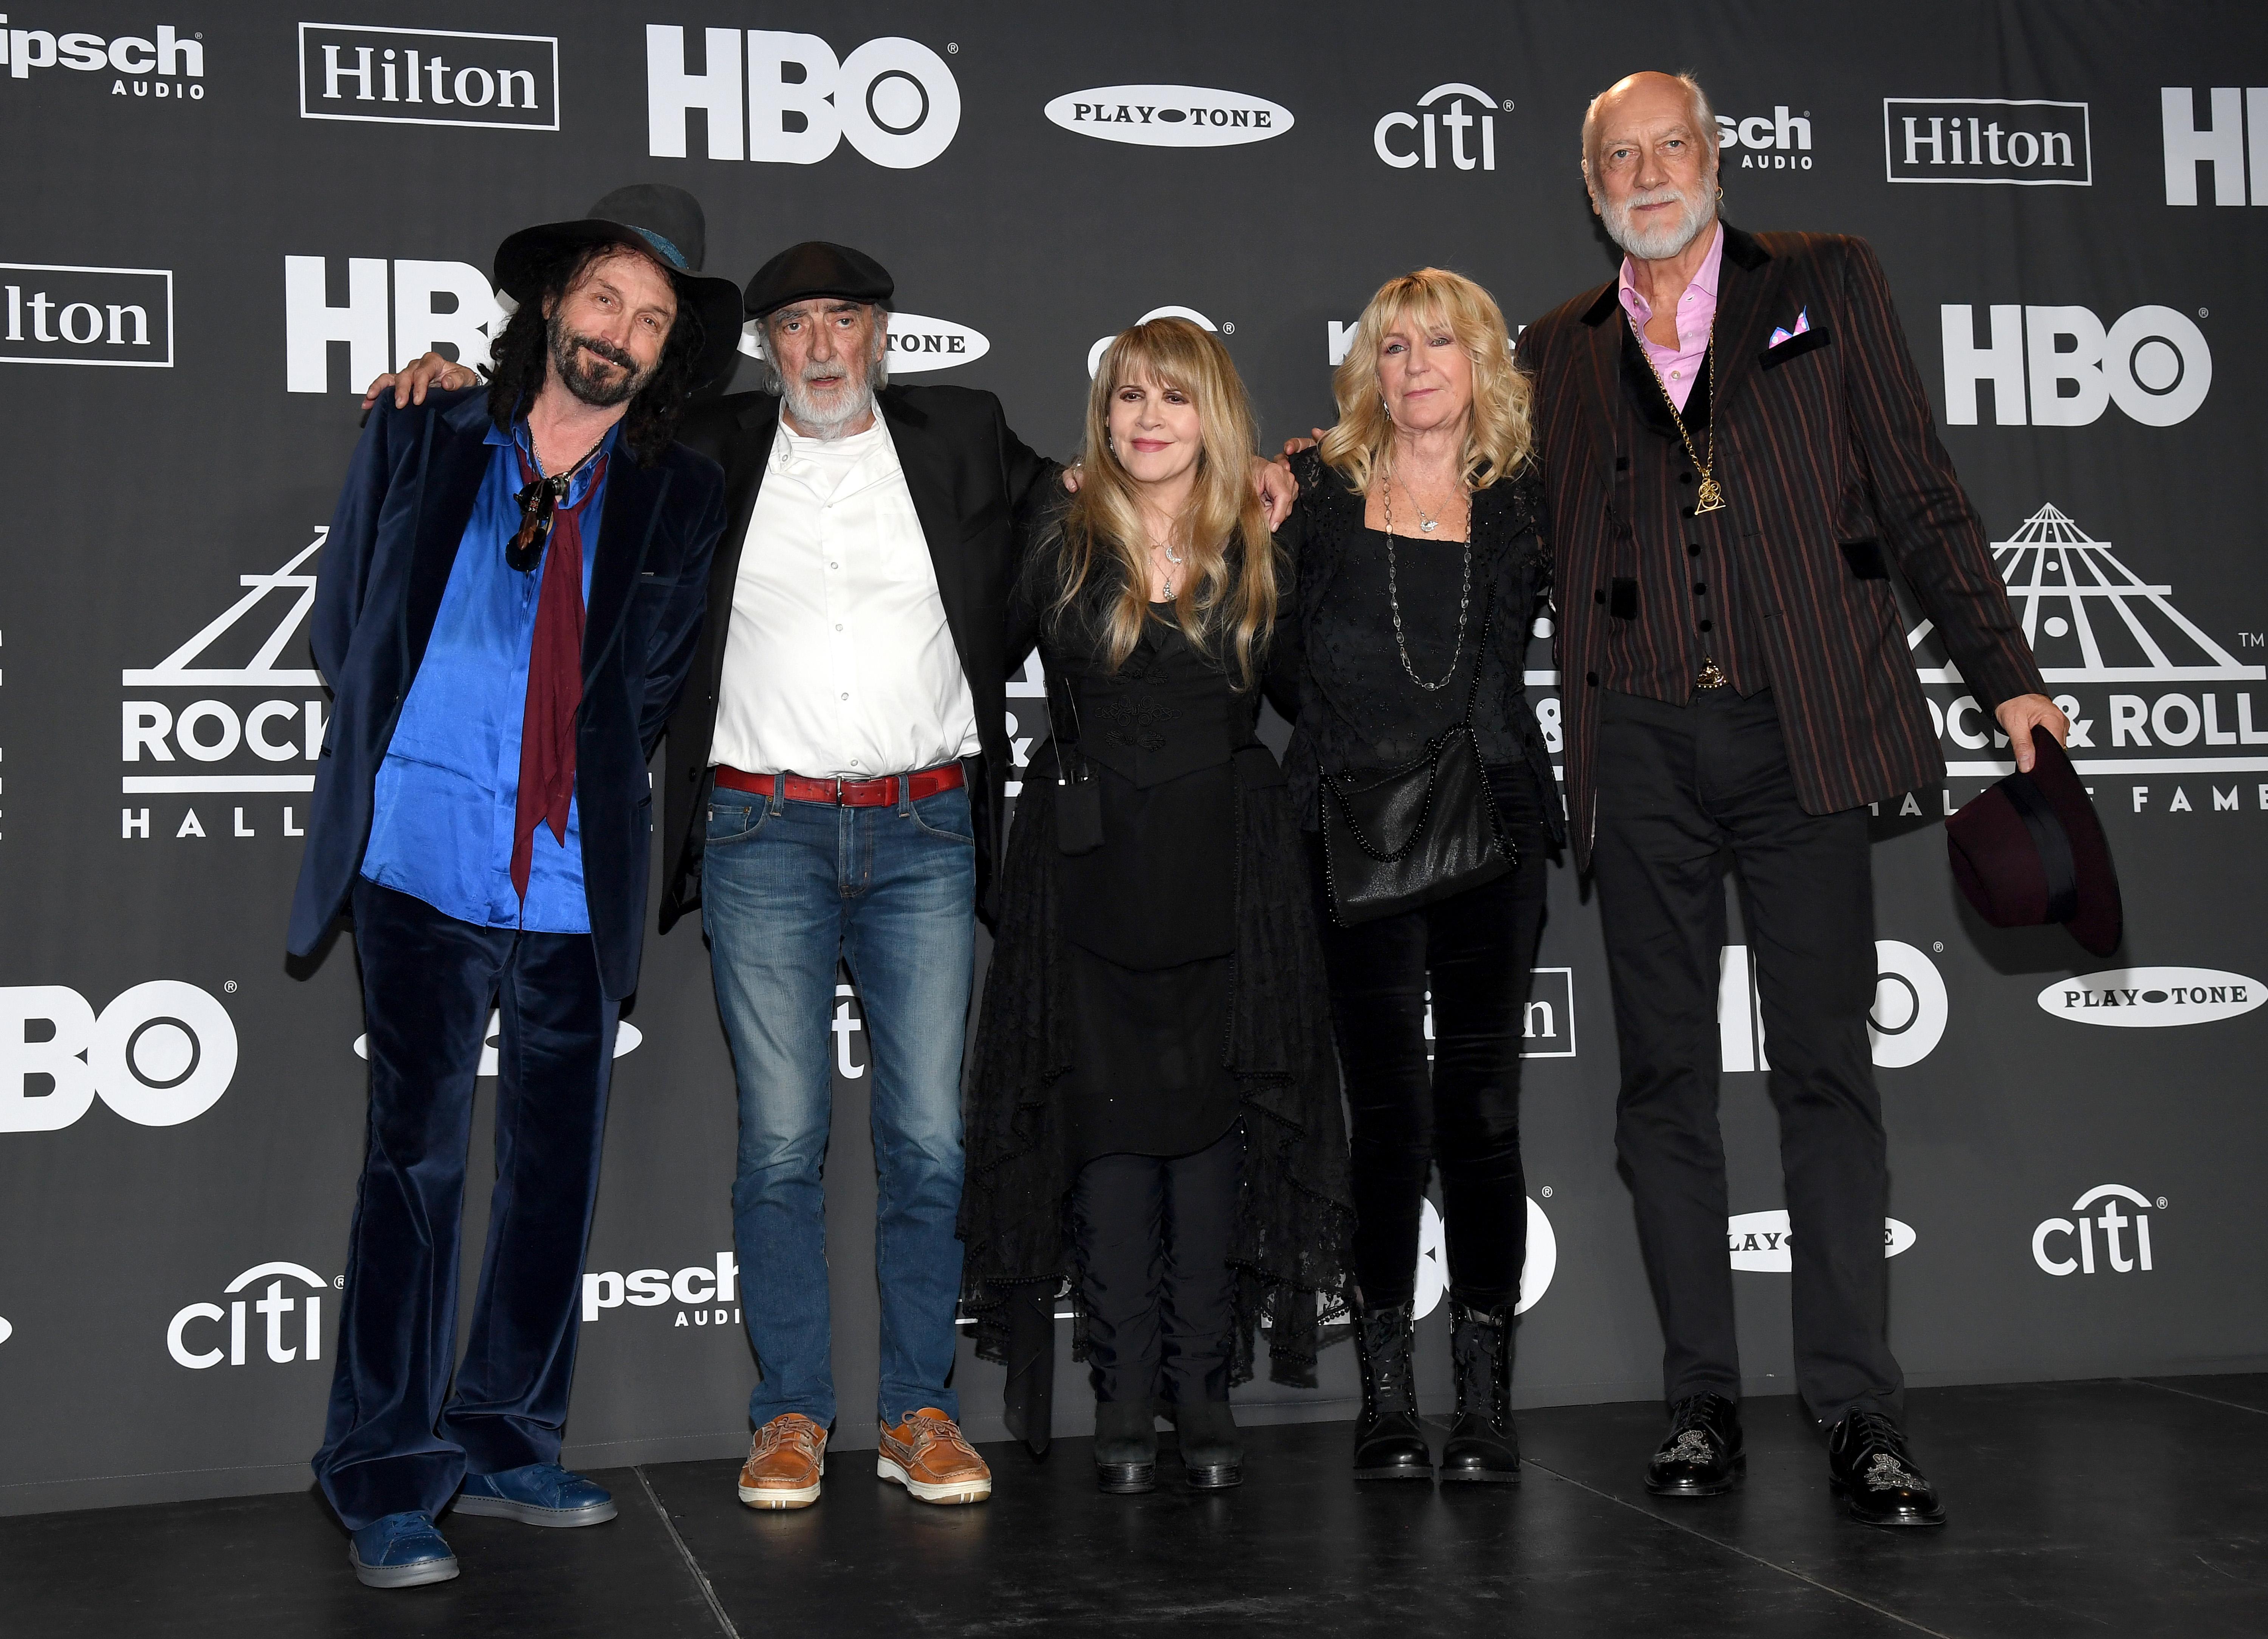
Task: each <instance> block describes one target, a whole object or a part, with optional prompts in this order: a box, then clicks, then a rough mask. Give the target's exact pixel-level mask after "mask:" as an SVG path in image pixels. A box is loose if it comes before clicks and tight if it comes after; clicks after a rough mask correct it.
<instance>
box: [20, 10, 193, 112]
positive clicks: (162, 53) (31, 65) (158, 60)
mask: <svg viewBox="0 0 2268 1639" xmlns="http://www.w3.org/2000/svg"><path fill="white" fill-rule="evenodd" d="M7 21H8V14H7V13H6V12H5V11H0V25H4V24H5V23H6V22H7ZM0 62H4V63H5V64H6V65H7V68H8V72H9V74H10V75H11V76H12V77H14V78H17V79H19V80H23V79H29V78H31V77H32V70H34V69H53V68H64V69H71V70H77V72H78V73H81V74H100V73H103V72H105V71H106V70H107V71H108V72H110V73H113V74H114V75H116V76H117V77H116V78H114V79H113V80H112V81H111V82H110V94H111V95H112V96H114V97H128V96H132V97H158V98H166V97H178V98H181V99H185V100H188V101H190V102H202V101H203V100H204V94H205V88H204V87H203V86H202V85H192V84H190V83H188V82H191V81H195V80H201V79H203V78H204V77H205V48H204V36H203V34H192V35H190V36H189V37H188V38H186V39H184V38H183V37H182V34H181V32H180V30H179V29H178V28H176V27H174V26H173V25H172V24H171V23H160V24H158V26H157V29H156V31H155V37H154V38H147V37H144V36H143V35H140V34H120V35H118V36H117V37H115V38H114V39H108V40H106V39H104V38H103V36H101V35H100V34H87V33H64V34H54V33H48V31H47V30H46V29H44V28H8V27H4V26H0Z"/></svg>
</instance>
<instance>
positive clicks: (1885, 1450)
mask: <svg viewBox="0 0 2268 1639" xmlns="http://www.w3.org/2000/svg"><path fill="white" fill-rule="evenodd" d="M1827 1481H1828V1484H1829V1486H1830V1488H1832V1489H1833V1490H1834V1493H1835V1495H1836V1496H1839V1497H1841V1498H1842V1499H1843V1505H1844V1507H1845V1508H1846V1509H1848V1510H1850V1514H1851V1518H1853V1519H1855V1520H1857V1521H1859V1524H1861V1525H1943V1524H1944V1523H1945V1508H1944V1505H1943V1504H1942V1503H1940V1502H1939V1501H1938V1500H1937V1488H1936V1487H1935V1486H1933V1485H1932V1484H1931V1483H1930V1482H1929V1481H1928V1478H1927V1477H1926V1475H1924V1474H1922V1473H1921V1471H1920V1470H1919V1469H1918V1468H1916V1467H1915V1466H1914V1463H1913V1458H1912V1457H1911V1455H1910V1454H1909V1453H1908V1452H1907V1451H1906V1437H1905V1436H1904V1434H1903V1433H1902V1432H1900V1431H1899V1429H1898V1425H1897V1424H1896V1423H1895V1422H1891V1421H1890V1420H1889V1418H1888V1417H1886V1416H1884V1415H1882V1414H1881V1413H1880V1412H1878V1411H1854V1412H1852V1414H1851V1415H1849V1416H1847V1417H1845V1418H1844V1419H1843V1421H1842V1422H1838V1423H1837V1424H1836V1425H1835V1426H1834V1427H1833V1428H1832V1429H1830V1430H1828V1432H1827Z"/></svg>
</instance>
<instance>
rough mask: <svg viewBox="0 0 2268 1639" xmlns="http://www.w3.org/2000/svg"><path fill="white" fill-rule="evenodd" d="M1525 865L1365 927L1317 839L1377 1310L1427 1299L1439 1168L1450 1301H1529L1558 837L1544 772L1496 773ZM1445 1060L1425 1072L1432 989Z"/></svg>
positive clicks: (1358, 1251)
mask: <svg viewBox="0 0 2268 1639" xmlns="http://www.w3.org/2000/svg"><path fill="white" fill-rule="evenodd" d="M1489 788H1490V790H1491V793H1492V794H1493V795H1494V796H1495V797H1496V803H1497V812H1498V813H1499V815H1500V816H1501V817H1502V819H1503V820H1504V824H1505V828H1506V833H1507V834H1509V835H1510V837H1511V838H1512V840H1513V842H1514V843H1515V844H1516V845H1517V847H1518V849H1519V854H1520V863H1519V864H1518V865H1517V866H1515V867H1514V868H1513V870H1512V871H1508V872H1506V874H1505V875H1503V876H1501V877H1499V878H1497V879H1496V880H1495V881H1493V882H1489V883H1484V884H1483V885H1482V886H1479V887H1476V888H1473V889H1471V890H1469V891H1468V892H1466V893H1459V894H1456V895H1454V896H1453V897H1451V898H1448V899H1446V900H1436V901H1435V902H1434V903H1432V904H1431V905H1425V906H1421V907H1420V908H1418V909H1416V910H1410V911H1404V912H1403V913H1402V914H1401V915H1396V916H1386V917H1381V918H1380V919H1379V920H1378V921H1376V922H1363V923H1361V924H1359V926H1356V927H1352V928H1342V927H1340V926H1339V925H1338V924H1337V922H1333V921H1332V920H1331V916H1330V906H1329V899H1328V895H1327V893H1326V890H1325V887H1324V885H1323V871H1322V837H1321V836H1320V835H1314V834H1310V836H1309V837H1308V839H1307V841H1308V847H1309V853H1310V858H1311V861H1312V863H1313V865H1314V885H1315V896H1316V907H1317V916H1318V920H1319V922H1321V925H1322V936H1323V965H1324V967H1325V970H1326V971H1327V972H1328V974H1329V978H1330V987H1331V1021H1332V1024H1333V1026H1334V1028H1335V1030H1336V1033H1337V1038H1338V1048H1339V1069H1340V1072H1341V1075H1342V1076H1343V1077H1344V1080H1345V1083H1346V1096H1347V1107H1348V1112H1349V1113H1350V1115H1351V1117H1352V1123H1353V1127H1352V1132H1351V1156H1352V1160H1353V1172H1354V1178H1353V1183H1354V1209H1355V1235H1354V1268H1355V1279H1356V1280H1357V1281H1358V1282H1359V1283H1360V1285H1361V1288H1362V1296H1363V1301H1364V1302H1365V1303H1366V1305H1369V1306H1371V1307H1373V1308H1390V1307H1392V1306H1394V1305H1398V1304H1406V1303H1408V1302H1409V1301H1410V1298H1411V1297H1412V1296H1413V1295H1414V1293H1415V1290H1416V1284H1417V1272H1418V1219H1419V1216H1420V1214H1421V1212H1422V1210H1423V1203H1424V1201H1425V1180H1426V1173H1427V1172H1428V1171H1429V1169H1430V1168H1432V1166H1433V1165H1436V1164H1438V1165H1440V1169H1441V1202H1442V1208H1443V1210H1442V1222H1443V1226H1444V1228H1445V1229H1446V1230H1447V1238H1448V1253H1449V1290H1450V1291H1451V1292H1452V1293H1453V1294H1454V1296H1455V1297H1457V1299H1458V1300H1459V1301H1460V1302H1462V1303H1464V1304H1466V1305H1469V1306H1471V1307H1473V1308H1476V1309H1483V1310H1486V1309H1494V1308H1496V1307H1498V1306H1499V1305H1509V1304H1513V1303H1516V1302H1518V1301H1519V1297H1520V1271H1521V1264H1522V1263H1524V1262H1525V1261H1526V1260H1527V1257H1528V1179H1527V1174H1526V1173H1525V1172H1522V1171H1521V1164H1520V1047H1521V1025H1522V1022H1523V1017H1524V1014H1525V1012H1526V1010H1527V1006H1528V989H1529V985H1530V983H1531V981H1532V978H1533V970H1534V967H1535V949H1536V944H1537V943H1538V941H1539V940H1540V939H1541V938H1542V937H1543V887H1544V876H1543V870H1544V859H1543V856H1544V850H1545V849H1547V848H1549V847H1550V841H1549V839H1548V838H1547V837H1546V836H1545V834H1544V831H1543V820H1542V815H1541V812H1540V811H1539V809H1538V806H1537V804H1538V802H1539V800H1540V794H1539V793H1538V792H1537V791H1536V790H1535V776H1534V775H1532V774H1531V773H1530V772H1529V771H1528V769H1527V768H1524V767H1513V768H1491V769H1490V770H1489ZM1429 976H1430V978H1431V981H1432V995H1433V1062H1432V1067H1431V1073H1430V1075H1429V1073H1428V1067H1427V1065H1426V1062H1425V993H1426V988H1427V981H1428V978H1429Z"/></svg>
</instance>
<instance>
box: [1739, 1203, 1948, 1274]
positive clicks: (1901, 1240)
mask: <svg viewBox="0 0 2268 1639" xmlns="http://www.w3.org/2000/svg"><path fill="white" fill-rule="evenodd" d="M1916 1238H1917V1237H1916V1236H1915V1234H1914V1232H1913V1227H1912V1225H1911V1224H1901V1223H1899V1222H1898V1221H1897V1219H1896V1218H1884V1219H1883V1220H1882V1256H1884V1257H1885V1258H1895V1257H1896V1256H1897V1255H1898V1254H1899V1253H1902V1252H1904V1251H1905V1250H1906V1248H1908V1247H1909V1246H1912V1245H1913V1244H1914V1241H1915V1239H1916ZM1794 1241H1795V1232H1794V1231H1793V1230H1791V1229H1789V1228H1788V1224H1787V1213H1786V1210H1785V1209H1783V1210H1779V1211H1774V1212H1741V1213H1735V1214H1734V1216H1731V1217H1729V1218H1727V1219H1726V1220H1725V1249H1726V1251H1727V1253H1729V1254H1730V1255H1731V1258H1732V1260H1733V1267H1734V1268H1736V1269H1744V1270H1746V1271H1748V1272H1749V1274H1751V1275H1786V1274H1787V1273H1789V1272H1790V1271H1791V1270H1793V1268H1795V1264H1794V1260H1793V1253H1790V1252H1789V1250H1788V1248H1789V1247H1790V1246H1793V1244H1794Z"/></svg>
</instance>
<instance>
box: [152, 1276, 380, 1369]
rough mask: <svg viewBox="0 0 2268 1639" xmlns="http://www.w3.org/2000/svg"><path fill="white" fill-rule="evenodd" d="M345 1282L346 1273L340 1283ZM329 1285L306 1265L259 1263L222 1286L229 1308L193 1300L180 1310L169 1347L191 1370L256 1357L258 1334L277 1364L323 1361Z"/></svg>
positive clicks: (176, 1361)
mask: <svg viewBox="0 0 2268 1639" xmlns="http://www.w3.org/2000/svg"><path fill="white" fill-rule="evenodd" d="M263 1281H264V1282H266V1283H267V1285H266V1287H265V1288H264V1289H263V1288H262V1287H261V1282H263ZM340 1284H342V1285H343V1284H344V1277H342V1278H341V1281H340ZM330 1285H331V1283H330V1282H328V1281H327V1280H325V1279H324V1278H323V1277H322V1276H321V1275H318V1274H316V1273H315V1272H314V1271H313V1269H311V1268H307V1267H306V1265H305V1264H299V1263H258V1264H254V1266H253V1267H252V1268H248V1269H247V1270H246V1271H245V1272H244V1273H243V1274H241V1275H238V1276H237V1277H236V1278H235V1279H234V1280H232V1281H231V1282H230V1283H228V1284H227V1286H225V1288H223V1289H222V1291H221V1296H222V1297H226V1298H228V1299H229V1304H228V1307H227V1308H225V1309H224V1308H222V1307H221V1306H220V1305H218V1304H191V1305H188V1307H187V1308H184V1309H180V1310H178V1311H176V1312H174V1315H173V1319H172V1320H170V1321H168V1322H167V1323H166V1353H167V1354H169V1355H171V1356H173V1363H174V1364H175V1365H180V1366H187V1367H188V1369H189V1370H190V1371H206V1370H208V1369H210V1368H211V1367H213V1366H217V1365H219V1364H220V1363H222V1362H223V1361H226V1362H227V1363H229V1364H230V1365H232V1366H241V1365H245V1364H247V1363H249V1362H250V1361H252V1360H253V1359H254V1357H255V1356H254V1354H253V1347H254V1344H253V1339H254V1337H257V1338H258V1339H259V1342H260V1344H261V1345H262V1346H263V1349H264V1352H265V1354H266V1356H267V1358H268V1359H269V1360H270V1361H272V1362H274V1363H276V1365H279V1366H288V1365H290V1364H291V1363H293V1362H294V1361H306V1362H307V1363H311V1364H313V1363H319V1362H320V1361H321V1359H322V1357H323V1293H324V1291H325V1290H326V1289H328V1287H329V1286H330ZM311 1288H312V1289H313V1290H310V1289H311ZM239 1293H240V1294H242V1295H241V1296H239V1295H238V1294H239ZM254 1293H258V1296H257V1297H255V1296H254ZM254 1316H257V1317H258V1318H257V1319H254ZM192 1328H195V1329H194V1330H192Z"/></svg>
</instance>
